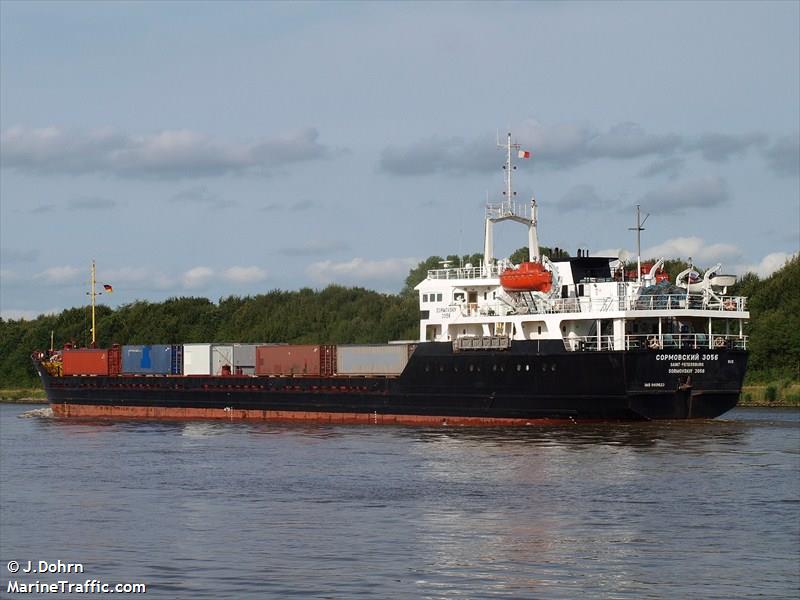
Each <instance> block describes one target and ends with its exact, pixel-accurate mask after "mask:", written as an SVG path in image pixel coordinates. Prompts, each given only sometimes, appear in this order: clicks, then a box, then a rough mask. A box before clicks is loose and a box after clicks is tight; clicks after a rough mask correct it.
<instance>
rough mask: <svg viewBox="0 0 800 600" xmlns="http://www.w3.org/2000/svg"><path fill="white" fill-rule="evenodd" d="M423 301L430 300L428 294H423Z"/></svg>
mask: <svg viewBox="0 0 800 600" xmlns="http://www.w3.org/2000/svg"><path fill="white" fill-rule="evenodd" d="M422 301H423V302H427V301H428V294H422Z"/></svg>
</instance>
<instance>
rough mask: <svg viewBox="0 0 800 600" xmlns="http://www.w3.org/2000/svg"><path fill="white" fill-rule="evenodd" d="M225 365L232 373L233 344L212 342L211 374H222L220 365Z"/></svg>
mask: <svg viewBox="0 0 800 600" xmlns="http://www.w3.org/2000/svg"><path fill="white" fill-rule="evenodd" d="M225 365H227V366H228V367H229V368H230V372H231V373H233V346H232V345H230V344H214V345H213V346H211V374H212V375H222V367H224V366H225Z"/></svg>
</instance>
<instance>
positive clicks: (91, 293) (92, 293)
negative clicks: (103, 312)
mask: <svg viewBox="0 0 800 600" xmlns="http://www.w3.org/2000/svg"><path fill="white" fill-rule="evenodd" d="M95 281H96V279H95V266H94V260H92V291H91V292H90V293H89V295H90V296H91V297H92V348H94V347H95V345H96V344H95V342H96V339H97V338H96V336H95V314H94V304H95V302H94V299H95V296H97V293H96V292H95Z"/></svg>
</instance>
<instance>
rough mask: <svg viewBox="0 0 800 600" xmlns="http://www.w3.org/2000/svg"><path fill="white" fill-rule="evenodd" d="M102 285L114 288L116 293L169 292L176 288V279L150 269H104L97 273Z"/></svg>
mask: <svg viewBox="0 0 800 600" xmlns="http://www.w3.org/2000/svg"><path fill="white" fill-rule="evenodd" d="M97 280H98V282H99V283H101V284H105V283H107V284H109V285H111V286H113V287H114V293H118V292H125V290H126V289H135V290H168V289H171V288H173V287H174V286H175V279H174V278H173V277H170V276H168V275H165V274H164V273H162V272H160V271H155V270H153V269H150V268H148V267H119V268H116V269H105V268H104V269H102V270H100V271H98V273H97Z"/></svg>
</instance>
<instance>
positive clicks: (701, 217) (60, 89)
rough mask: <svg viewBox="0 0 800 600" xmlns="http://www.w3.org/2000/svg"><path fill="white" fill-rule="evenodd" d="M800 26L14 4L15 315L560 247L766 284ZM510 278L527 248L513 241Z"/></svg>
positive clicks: (777, 260) (398, 279)
mask: <svg viewBox="0 0 800 600" xmlns="http://www.w3.org/2000/svg"><path fill="white" fill-rule="evenodd" d="M798 40H800V3H798V2H752V3H750V2H732V3H725V2H708V3H688V2H665V3H658V2H641V3H637V2H623V3H601V2H591V3H581V2H569V3H560V2H530V3H515V2H508V3H457V2H441V3H424V2H407V3H388V2H380V3H378V2H375V3H371V2H365V3H357V2H347V3H336V2H323V3H313V2H303V3H278V2H269V3H268V2H256V3H234V2H229V3H223V2H208V3H190V2H176V3H169V2H131V3H125V2H115V3H99V2H86V3H70V2H57V3H46V2H33V3H21V2H8V1H5V0H4V1H2V2H0V126H1V128H2V145H1V147H0V150H1V151H2V152H1V153H0V167H1V168H0V242H1V243H2V253H0V269H1V271H0V311H2V315H3V316H4V317H6V318H8V317H12V318H13V317H19V316H33V315H36V314H38V313H41V312H43V311H53V310H60V309H62V308H66V307H70V306H77V305H80V304H82V303H83V302H84V300H85V294H84V292H85V290H86V286H87V281H88V268H89V264H90V263H91V260H92V259H93V258H94V259H96V260H97V261H98V274H99V279H100V280H101V281H102V282H104V283H105V282H107V283H110V284H112V285H113V286H114V289H115V292H114V294H113V295H112V296H104V297H103V300H104V301H106V302H108V303H110V304H112V305H118V304H124V303H128V302H132V301H134V300H136V299H148V300H154V301H158V300H162V299H165V298H168V297H170V296H182V295H202V296H206V297H210V298H212V299H218V298H220V297H224V296H228V295H231V294H237V295H245V294H255V293H260V292H263V291H266V290H269V289H274V288H283V289H296V288H299V287H302V286H311V287H323V286H325V285H327V284H328V283H341V284H345V285H361V286H365V287H368V288H373V289H378V290H381V291H397V290H399V289H400V287H401V286H402V282H403V279H404V278H405V276H406V274H407V272H408V269H409V267H410V266H412V265H414V264H415V263H416V262H417V261H418V260H421V259H424V258H426V257H427V256H429V255H432V254H448V253H452V252H461V253H467V252H476V251H479V250H480V249H481V248H482V243H483V240H482V235H483V225H482V219H483V204H484V203H485V201H486V198H487V194H488V195H489V197H490V198H492V199H495V198H497V194H498V193H499V192H501V190H502V188H503V179H502V177H503V175H502V170H501V168H500V167H501V165H502V162H503V155H502V153H501V152H499V151H498V150H497V149H496V147H495V141H496V135H497V132H498V131H500V132H501V134H502V133H503V132H505V131H506V130H508V129H510V130H511V131H513V133H514V135H515V137H516V138H517V139H518V140H519V142H520V143H521V144H522V145H523V146H524V147H525V148H527V149H530V150H531V151H532V152H533V158H532V159H531V160H529V161H525V162H524V163H521V164H520V165H519V169H518V171H517V176H516V180H515V181H516V189H517V190H518V193H519V198H521V199H523V200H527V199H529V198H530V195H531V194H532V193H535V194H536V198H537V201H538V203H539V207H540V208H539V217H540V219H539V221H540V228H539V236H540V240H541V242H542V244H544V245H548V246H560V247H564V248H567V249H569V250H570V251H572V252H573V253H574V252H575V249H576V248H579V247H581V248H589V249H590V250H592V251H593V252H604V253H613V254H615V255H616V254H617V253H618V252H620V251H629V252H630V251H633V250H634V249H635V238H634V236H633V235H632V233H631V232H630V231H628V227H630V226H632V224H633V219H634V216H633V215H634V213H633V207H634V205H635V204H637V203H640V204H641V205H642V210H643V211H644V212H646V213H652V214H651V216H650V218H649V219H648V221H647V230H646V231H645V232H644V233H643V241H642V244H643V248H644V249H645V251H644V253H645V254H648V255H665V256H667V257H672V256H675V257H681V258H688V257H689V256H691V257H692V258H693V259H694V260H695V262H697V263H698V264H700V265H704V266H710V265H712V264H714V263H716V262H722V263H723V264H724V265H725V270H726V271H728V272H730V271H732V272H736V273H743V272H745V271H747V270H755V271H757V272H759V273H760V274H762V275H766V274H768V273H769V272H771V271H773V270H775V269H776V268H778V267H780V266H781V265H782V264H783V263H784V262H785V260H786V259H787V257H789V256H790V255H792V254H793V253H796V252H797V251H798V247H799V246H800V233H798V231H799V229H800V185H799V183H798V181H799V175H798V171H800V156H799V154H798V152H799V151H798V146H800V142H799V141H798V131H799V130H800V108H799V107H800V46H799V45H798V43H799V42H798ZM495 237H496V254H497V255H500V256H502V255H504V254H507V253H508V252H510V251H511V250H513V249H515V248H517V247H519V246H522V245H524V243H525V240H526V234H525V231H524V230H523V228H521V227H519V226H516V227H515V226H513V225H507V226H506V225H504V226H502V227H498V230H497V232H496V235H495Z"/></svg>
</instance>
